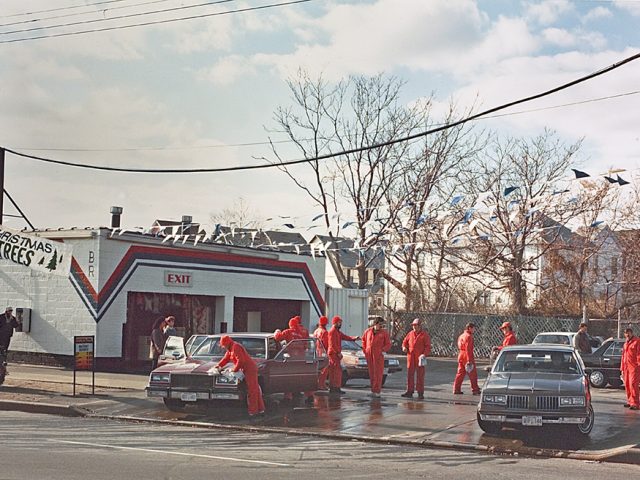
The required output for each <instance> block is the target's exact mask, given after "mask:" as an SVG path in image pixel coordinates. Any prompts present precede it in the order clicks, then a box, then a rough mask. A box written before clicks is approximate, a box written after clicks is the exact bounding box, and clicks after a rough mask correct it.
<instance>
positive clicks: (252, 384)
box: [216, 335, 264, 417]
mask: <svg viewBox="0 0 640 480" xmlns="http://www.w3.org/2000/svg"><path fill="white" fill-rule="evenodd" d="M220 345H221V346H222V347H223V348H225V349H226V350H227V353H225V355H224V357H222V359H221V360H220V361H219V362H218V364H217V365H216V368H217V369H218V371H220V370H221V369H222V367H224V366H225V365H226V364H227V363H229V362H233V364H234V365H235V367H234V368H233V370H232V371H233V372H234V373H235V372H239V371H242V373H244V382H245V384H246V386H247V406H248V410H249V415H250V416H251V417H253V416H255V415H263V414H264V400H263V399H262V390H260V384H259V383H258V365H257V364H256V362H255V361H254V360H253V358H251V357H250V356H249V354H248V353H247V351H246V350H245V348H244V347H243V346H242V345H240V344H239V343H236V342H234V341H233V339H232V338H231V337H230V336H229V335H223V336H222V338H220Z"/></svg>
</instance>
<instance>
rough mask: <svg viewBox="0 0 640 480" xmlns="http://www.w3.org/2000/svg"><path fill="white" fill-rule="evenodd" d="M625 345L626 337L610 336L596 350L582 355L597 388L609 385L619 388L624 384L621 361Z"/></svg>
mask: <svg viewBox="0 0 640 480" xmlns="http://www.w3.org/2000/svg"><path fill="white" fill-rule="evenodd" d="M623 346H624V339H621V338H617V339H614V338H609V339H608V340H605V341H604V343H603V344H602V345H601V346H600V348H598V349H597V350H596V351H595V352H593V353H591V354H586V355H581V357H582V361H583V362H584V366H585V371H586V372H587V375H589V382H590V383H591V385H593V386H594V387H596V388H604V387H606V386H607V385H611V386H612V387H616V388H618V387H620V386H621V385H622V379H621V378H620V362H621V360H622V347H623Z"/></svg>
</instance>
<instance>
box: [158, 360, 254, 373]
mask: <svg viewBox="0 0 640 480" xmlns="http://www.w3.org/2000/svg"><path fill="white" fill-rule="evenodd" d="M221 358H222V357H212V358H211V359H210V360H197V359H195V358H189V359H187V360H185V361H183V362H175V363H169V364H166V365H163V366H161V367H158V368H156V369H155V370H154V372H156V373H158V372H159V373H195V374H210V373H212V370H213V368H214V367H215V366H216V365H217V364H218V362H219V361H220V359H221ZM253 360H254V361H255V362H256V363H257V364H258V366H260V364H261V363H263V362H264V359H256V358H254V359H253ZM229 367H233V364H231V363H229V364H227V365H226V368H229Z"/></svg>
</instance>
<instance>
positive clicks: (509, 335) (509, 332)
mask: <svg viewBox="0 0 640 480" xmlns="http://www.w3.org/2000/svg"><path fill="white" fill-rule="evenodd" d="M500 330H502V334H503V335H504V338H503V339H502V345H499V346H497V347H493V348H492V349H491V361H492V362H494V361H495V360H496V358H498V354H499V353H500V350H502V349H503V348H504V347H508V346H509V345H517V344H518V339H517V338H516V335H515V333H513V327H512V326H511V323H510V322H504V323H503V324H502V325H500Z"/></svg>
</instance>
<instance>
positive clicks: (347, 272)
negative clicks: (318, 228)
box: [309, 235, 385, 309]
mask: <svg viewBox="0 0 640 480" xmlns="http://www.w3.org/2000/svg"><path fill="white" fill-rule="evenodd" d="M309 244H310V245H313V246H314V248H316V249H319V248H320V247H322V249H323V250H325V249H326V257H327V260H328V261H329V265H330V266H331V268H327V269H326V270H325V272H326V276H325V284H326V285H328V286H330V287H333V288H341V287H344V288H358V285H359V280H360V278H359V274H358V270H357V269H356V265H357V264H358V260H359V258H360V255H364V258H365V264H366V279H365V287H364V288H366V289H367V290H369V308H370V309H382V307H383V302H384V288H385V286H384V282H383V279H382V275H381V273H382V271H383V270H384V268H385V257H384V252H383V251H382V250H379V249H366V250H362V251H359V250H358V249H355V248H354V247H355V242H354V241H353V240H352V239H348V238H337V239H336V240H335V241H333V240H331V237H329V236H328V235H316V236H314V237H313V238H312V239H311V241H310V242H309ZM338 269H340V270H341V272H342V274H343V277H344V278H345V280H346V282H347V284H346V285H343V284H341V283H340V281H339V277H338V273H337V272H338Z"/></svg>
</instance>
